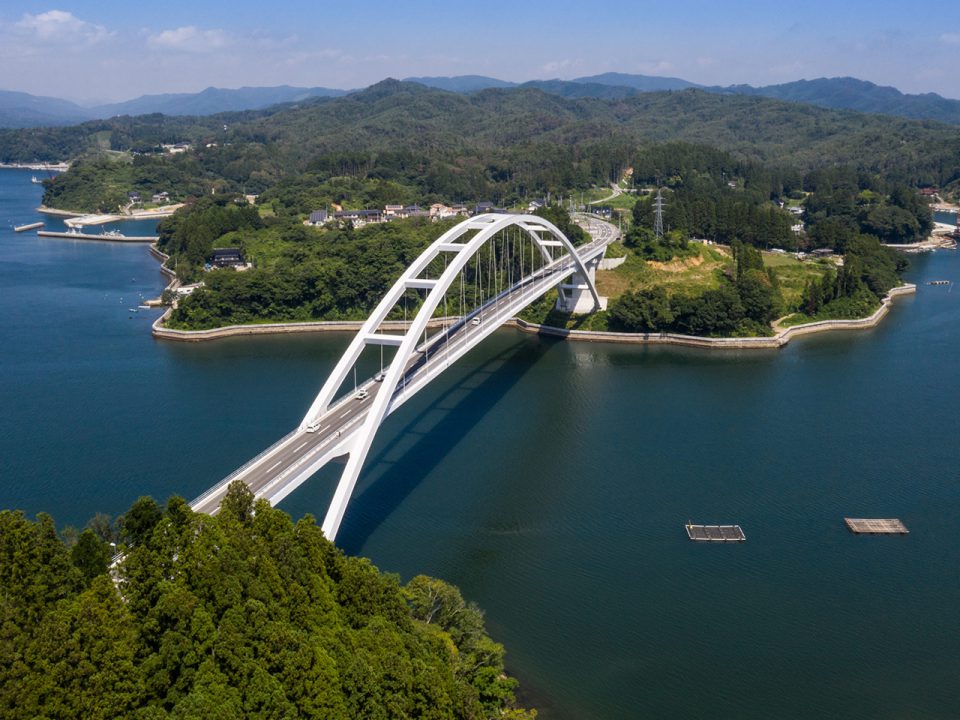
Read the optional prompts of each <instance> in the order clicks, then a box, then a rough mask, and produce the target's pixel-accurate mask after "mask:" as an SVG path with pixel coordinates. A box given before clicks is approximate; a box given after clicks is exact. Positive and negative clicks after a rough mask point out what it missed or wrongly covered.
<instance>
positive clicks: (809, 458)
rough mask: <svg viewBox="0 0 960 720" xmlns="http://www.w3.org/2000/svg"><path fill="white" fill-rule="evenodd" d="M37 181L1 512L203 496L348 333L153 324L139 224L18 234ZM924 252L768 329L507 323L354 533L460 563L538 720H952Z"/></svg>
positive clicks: (942, 386) (956, 696)
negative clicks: (873, 288)
mask: <svg viewBox="0 0 960 720" xmlns="http://www.w3.org/2000/svg"><path fill="white" fill-rule="evenodd" d="M29 177H30V173H29V172H26V173H23V172H15V171H4V172H0V293H2V312H0V379H2V388H3V392H2V395H0V397H2V401H0V462H2V465H0V467H2V470H0V473H2V474H0V507H5V508H19V509H22V510H24V511H25V512H27V513H28V514H30V515H33V514H36V513H37V512H49V513H51V514H52V515H53V516H54V517H55V519H56V520H57V522H58V524H60V525H66V524H82V523H84V522H85V521H86V520H87V519H88V518H89V517H90V516H92V515H93V514H94V513H95V512H98V511H99V512H107V513H110V514H112V515H116V514H119V513H121V512H123V510H124V509H125V508H126V507H128V506H129V504H130V503H131V502H132V501H133V500H134V499H136V498H137V497H138V496H139V495H142V494H151V495H153V496H155V497H158V498H160V499H164V498H166V497H168V496H169V495H171V494H180V495H183V496H186V497H187V498H190V497H193V496H195V495H197V494H199V493H200V492H202V491H203V490H204V489H205V488H206V487H207V486H208V485H210V484H212V483H213V482H215V481H216V480H218V479H219V478H220V477H223V476H224V475H226V474H227V473H228V472H230V471H231V470H232V469H234V468H235V467H236V466H238V465H240V464H241V463H242V462H244V461H245V460H246V459H248V458H249V457H250V456H252V455H253V454H255V453H256V452H259V451H260V450H261V449H262V448H264V447H265V446H266V445H268V444H269V443H270V442H272V441H273V440H275V439H277V438H278V437H280V436H281V435H283V434H284V433H285V432H286V431H287V430H289V429H290V428H291V427H292V426H293V425H294V424H295V423H296V422H297V420H298V419H299V418H300V417H301V416H302V414H303V413H304V411H305V410H306V408H307V406H308V405H309V403H310V401H311V399H312V397H313V395H314V394H315V393H316V391H317V390H318V389H319V387H320V385H321V384H322V382H323V380H324V378H325V376H326V373H327V372H328V371H329V370H330V369H331V367H332V365H333V364H334V362H335V361H336V359H337V358H338V357H339V354H340V352H341V351H342V350H343V349H344V347H345V346H346V343H347V342H348V340H349V337H348V336H344V335H330V336H319V335H313V336H286V337H284V336H276V337H260V338H235V339H228V340H222V341H218V342H214V343H203V344H175V343H169V342H161V341H156V340H154V339H153V338H152V337H151V336H150V332H149V325H150V322H151V321H152V320H153V319H154V318H155V317H156V311H139V312H137V313H131V312H130V311H129V308H131V307H135V306H136V304H137V301H138V300H139V298H140V296H144V297H151V296H155V295H157V294H159V292H160V290H161V289H162V288H163V286H164V284H165V281H164V279H163V278H162V277H161V275H160V273H159V271H158V266H157V263H156V261H155V260H153V259H152V258H151V257H150V256H149V255H148V253H147V251H146V248H145V247H144V246H138V245H136V246H135V245H121V244H113V243H100V242H81V241H71V240H55V239H49V240H47V239H42V238H37V237H36V235H35V234H33V233H23V234H14V233H13V232H12V230H11V229H10V228H11V227H12V225H15V224H21V223H23V222H29V221H32V220H34V219H36V215H35V213H34V212H33V208H34V207H35V206H36V204H37V203H38V202H39V196H40V190H39V188H37V187H36V186H33V185H31V184H30V182H29ZM118 227H119V229H121V230H122V231H124V232H128V233H132V232H133V229H132V228H131V227H130V226H129V225H123V226H118ZM137 232H138V233H139V232H141V231H140V230H137ZM912 261H913V267H912V269H911V270H910V272H909V278H908V279H910V280H911V281H914V282H916V283H917V284H918V292H917V294H916V296H913V297H907V298H904V299H901V300H898V301H897V303H896V305H895V306H894V309H893V311H892V312H891V313H890V315H889V316H888V317H887V318H886V319H885V320H884V322H883V323H882V324H881V325H880V326H879V327H878V328H876V329H874V330H870V331H863V332H857V333H836V334H831V335H820V336H812V337H808V338H804V339H800V340H797V341H794V342H793V343H791V344H790V345H789V346H787V347H786V348H784V349H782V350H780V351H762V352H746V351H741V352H738V351H730V352H708V351H700V350H691V349H677V348H658V347H626V346H616V345H594V344H577V343H569V342H558V341H553V340H547V339H541V338H538V337H536V336H528V335H523V334H520V333H517V332H513V331H503V332H500V333H497V334H496V335H495V336H493V337H492V338H490V339H489V340H488V341H486V342H485V343H484V344H483V345H482V346H480V347H479V348H477V349H476V350H475V351H474V352H473V353H471V354H470V355H469V356H467V357H466V358H464V360H462V361H461V362H460V363H458V364H457V365H456V366H454V367H453V368H452V369H451V370H449V371H448V372H447V373H446V374H445V375H444V376H442V377H441V378H440V379H439V380H438V381H437V382H436V383H435V384H434V386H433V387H431V388H430V389H428V390H426V391H424V392H423V393H421V394H420V395H419V396H417V397H416V398H414V399H413V400H412V401H411V402H409V403H408V404H407V405H405V406H404V407H403V408H401V409H400V410H399V411H398V412H397V413H396V414H395V415H393V416H391V417H390V418H389V419H388V421H387V422H386V423H385V425H384V427H383V428H382V430H381V432H380V434H379V436H378V439H377V442H376V443H375V445H374V448H373V451H372V452H371V455H370V458H369V460H368V463H367V468H366V471H365V473H364V475H363V476H362V477H361V481H360V483H359V485H358V487H357V490H356V492H355V495H354V500H353V503H352V504H351V507H350V509H349V510H348V513H347V516H346V519H345V522H344V525H343V527H342V529H341V531H340V536H339V538H338V542H339V544H340V545H341V546H342V547H344V549H345V550H346V551H348V552H351V553H356V554H362V555H366V556H369V557H370V558H372V560H373V561H374V562H375V563H376V564H377V565H378V566H379V567H380V568H381V569H383V570H386V571H390V572H396V573H399V574H400V575H401V576H402V577H403V578H409V577H411V576H412V575H415V574H417V573H427V574H431V575H436V576H439V577H442V578H444V579H446V580H449V581H451V582H454V583H456V584H457V585H459V586H460V587H461V588H462V590H463V592H464V595H465V596H466V597H467V598H469V599H471V600H475V601H476V602H478V603H479V604H480V605H481V607H483V608H484V610H485V611H486V614H487V623H488V626H489V628H490V630H491V631H492V633H493V634H494V636H495V637H496V638H497V639H498V640H499V641H501V642H503V643H504V644H505V645H506V647H507V652H508V656H507V657H508V666H509V668H510V670H511V672H513V673H514V674H515V675H517V676H518V677H519V679H520V680H521V683H522V686H523V688H524V697H525V699H526V700H528V701H529V702H531V703H533V704H536V705H538V706H539V707H540V708H541V717H543V718H547V719H548V720H551V719H563V720H567V719H570V720H572V719H581V718H598V719H599V718H625V719H626V718H647V717H649V718H673V717H683V718H691V717H703V718H713V717H730V718H757V719H760V718H771V717H779V718H811V719H812V718H828V717H837V718H862V719H864V720H866V719H868V718H869V719H872V718H944V719H946V718H956V717H957V716H958V715H960V680H958V678H960V652H958V650H960V635H958V630H960V628H958V619H957V618H958V614H957V602H958V597H960V532H958V529H960V528H958V521H960V491H958V487H957V481H958V470H957V468H958V461H960V449H958V443H957V441H956V435H957V417H958V404H957V403H958V398H960V381H958V369H960V366H958V360H957V358H958V357H960V334H958V325H960V305H958V303H960V294H958V293H957V292H955V291H954V286H953V285H947V286H930V285H927V282H928V281H930V280H939V279H946V280H951V281H956V280H957V279H958V268H960V262H958V259H957V255H956V253H955V252H944V251H938V252H936V253H934V254H931V255H927V256H915V257H914V258H913V259H912ZM334 480H335V476H334V474H333V471H332V470H325V471H323V472H321V473H320V474H319V475H318V476H317V477H316V478H314V479H313V480H311V481H310V482H308V483H307V484H305V485H304V486H303V487H301V488H300V489H299V490H297V491H296V492H295V493H294V494H293V495H291V496H290V497H289V498H288V499H287V500H285V501H284V502H283V504H282V505H281V507H282V508H283V509H285V510H286V511H288V512H290V513H291V514H293V515H294V516H300V515H302V514H304V513H313V514H314V515H316V516H318V517H322V515H323V513H324V511H325V509H326V504H327V502H328V500H329V497H330V495H331V493H332V483H333V482H334ZM849 516H859V517H899V518H901V519H903V521H904V522H905V523H906V525H907V527H908V528H909V529H910V534H909V535H908V536H905V537H863V536H861V537H858V536H853V535H851V534H850V533H849V532H848V531H847V530H846V529H845V527H844V525H843V518H844V517H849ZM688 520H693V521H695V522H708V523H709V522H718V523H727V522H733V523H739V524H741V525H742V526H743V528H744V531H745V533H746V536H747V541H746V542H745V543H743V544H731V545H706V544H698V543H691V542H690V541H688V540H687V537H686V534H685V532H684V529H683V525H684V523H685V522H687V521H688Z"/></svg>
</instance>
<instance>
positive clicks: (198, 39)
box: [147, 25, 230, 52]
mask: <svg viewBox="0 0 960 720" xmlns="http://www.w3.org/2000/svg"><path fill="white" fill-rule="evenodd" d="M229 42H230V38H229V36H228V35H227V33H226V32H225V31H223V30H201V29H199V28H197V27H195V26H193V25H185V26H183V27H178V28H175V29H173V30H164V31H162V32H160V33H157V34H156V35H151V36H150V37H149V38H147V44H148V45H150V47H153V48H158V49H161V50H182V51H184V52H210V51H213V50H219V49H220V48H223V47H225V46H226V45H228V44H229Z"/></svg>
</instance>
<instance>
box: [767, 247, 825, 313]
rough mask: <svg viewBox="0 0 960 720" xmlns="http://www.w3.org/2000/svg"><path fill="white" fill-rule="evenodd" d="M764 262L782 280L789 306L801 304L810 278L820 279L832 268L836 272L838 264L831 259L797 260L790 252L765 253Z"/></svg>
mask: <svg viewBox="0 0 960 720" xmlns="http://www.w3.org/2000/svg"><path fill="white" fill-rule="evenodd" d="M763 262H764V264H765V265H766V266H767V267H772V268H773V269H774V272H776V273H777V279H778V280H779V281H780V292H781V293H782V294H783V300H784V303H785V304H786V306H787V307H788V308H796V307H798V306H799V305H800V298H801V296H802V295H803V288H804V285H806V284H807V281H809V280H819V279H820V278H821V277H823V275H824V274H826V273H827V272H830V271H831V270H832V271H834V272H836V267H837V266H836V265H835V264H834V263H833V261H831V260H797V259H796V258H795V257H794V256H793V255H790V254H789V253H772V252H771V253H768V252H765V253H763Z"/></svg>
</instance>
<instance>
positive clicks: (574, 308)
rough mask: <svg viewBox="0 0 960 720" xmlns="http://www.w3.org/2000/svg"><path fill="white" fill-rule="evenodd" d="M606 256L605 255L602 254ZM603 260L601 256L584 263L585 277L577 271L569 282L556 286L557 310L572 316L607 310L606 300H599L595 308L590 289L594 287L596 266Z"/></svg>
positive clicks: (602, 298) (603, 298)
mask: <svg viewBox="0 0 960 720" xmlns="http://www.w3.org/2000/svg"><path fill="white" fill-rule="evenodd" d="M604 254H606V253H604ZM601 260H603V255H597V256H596V257H595V258H593V259H592V260H588V261H587V262H586V266H587V276H586V277H584V275H583V273H582V272H580V271H579V270H578V271H577V272H575V273H574V274H573V275H572V276H571V277H570V282H567V283H563V284H561V285H558V286H557V291H558V294H559V297H558V298H557V305H556V307H557V310H559V311H560V312H565V313H572V314H574V315H586V314H588V313H592V312H594V311H596V310H606V309H607V299H606V298H605V297H601V298H600V307H599V308H598V307H596V303H595V302H594V299H593V293H592V292H591V288H595V287H596V281H597V266H598V265H600V261H601Z"/></svg>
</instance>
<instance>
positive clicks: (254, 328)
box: [152, 308, 457, 342]
mask: <svg viewBox="0 0 960 720" xmlns="http://www.w3.org/2000/svg"><path fill="white" fill-rule="evenodd" d="M171 312H172V308H171V309H169V310H167V311H166V312H165V313H164V314H163V315H161V316H160V317H159V318H157V319H156V320H155V321H154V323H153V330H152V332H153V335H154V337H158V338H161V339H163V340H176V341H178V342H203V341H205V340H219V339H220V338H228V337H241V336H244V335H286V334H290V333H316V332H356V331H357V330H359V329H360V328H361V327H362V326H363V322H364V321H363V320H319V321H316V322H292V323H263V324H262V325H228V326H227V327H221V328H213V329H211V330H174V329H173V328H168V327H164V325H163V322H164V321H165V320H166V319H167V317H168V316H169V315H170V313H171ZM454 319H457V318H451V320H454ZM443 323H444V318H434V319H433V320H430V321H429V322H428V323H427V327H429V328H431V329H432V328H437V327H441V326H442V325H443ZM409 325H410V323H409V322H404V321H403V320H387V321H386V322H384V323H383V324H382V325H381V326H380V327H381V328H382V329H384V330H405V329H406V328H407V326H409Z"/></svg>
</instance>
